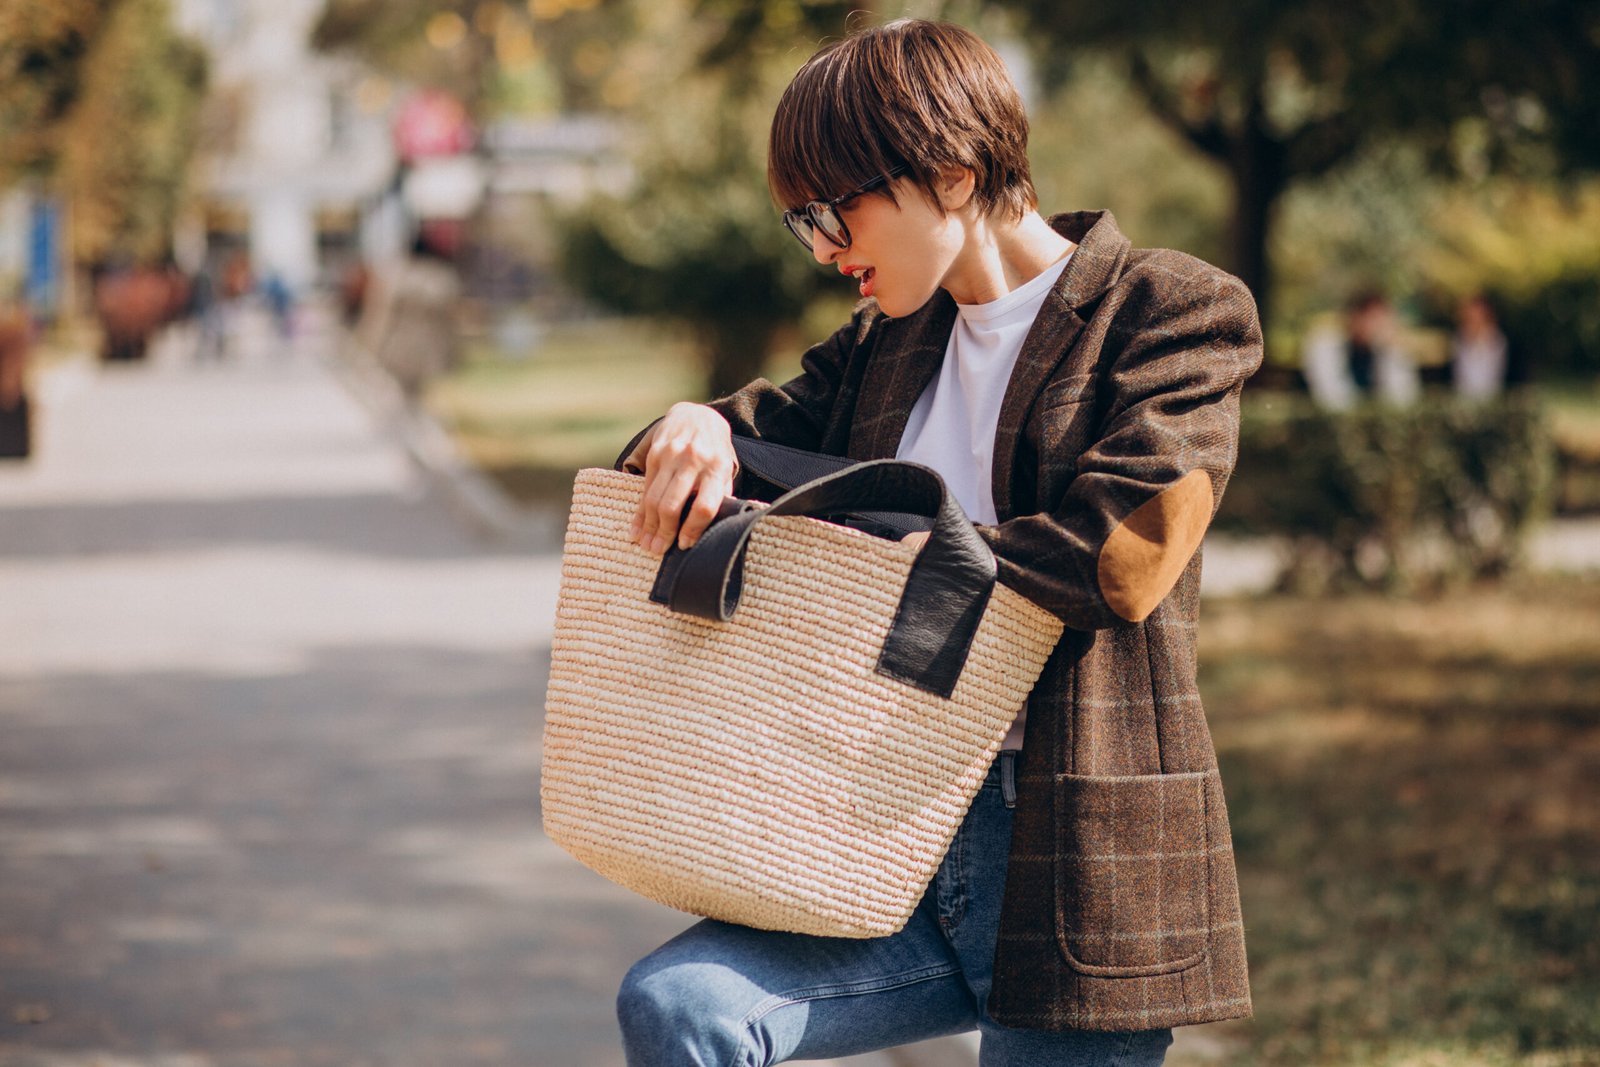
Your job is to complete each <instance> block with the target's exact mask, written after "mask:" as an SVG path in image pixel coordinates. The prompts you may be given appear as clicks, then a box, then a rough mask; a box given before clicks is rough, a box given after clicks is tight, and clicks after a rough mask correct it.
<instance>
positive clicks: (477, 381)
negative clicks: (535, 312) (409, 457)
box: [426, 322, 700, 502]
mask: <svg viewBox="0 0 1600 1067" xmlns="http://www.w3.org/2000/svg"><path fill="white" fill-rule="evenodd" d="M699 396H700V375H699V370H698V367H697V366H696V364H695V361H694V358H693V352H692V350H691V349H690V347H689V345H688V344H687V343H685V342H684V341H683V340H682V339H681V338H678V337H675V336H673V335H671V334H668V333H665V332H663V331H660V330H657V329H652V328H650V327H647V326H644V325H642V324H637V323H617V322H605V323H599V324H581V325H573V326H563V327H560V328H558V329H556V330H554V331H552V333H551V334H550V335H549V336H548V337H547V338H546V339H545V340H544V341H543V342H542V343H541V344H540V345H539V347H538V348H536V349H535V350H534V352H533V353H532V354H531V355H529V356H526V357H524V358H520V359H508V358H506V357H505V356H503V355H502V354H500V353H499V352H498V351H496V350H495V349H493V348H492V347H489V346H487V345H478V346H471V347H469V349H468V353H467V357H466V359H465V360H464V361H463V363H462V365H461V366H460V367H458V368H457V369H456V370H455V371H454V372H453V373H451V374H450V375H449V376H447V377H446V378H444V379H442V380H440V381H438V382H435V383H434V384H433V385H432V387H431V388H430V389H429V391H428V395H427V401H426V402H427V405H428V407H429V409H430V410H431V411H432V412H433V413H434V414H435V415H436V416H437V417H438V418H439V419H440V421H441V422H442V423H443V424H444V425H445V427H446V428H447V429H449V430H450V432H451V434H452V436H453V437H454V438H455V439H456V441H457V443H458V444H460V445H461V447H462V448H463V449H464V450H465V451H466V453H467V454H468V456H470V457H471V458H472V460H473V461H474V462H476V463H477V464H478V465H479V466H480V467H482V468H483V469H484V470H485V471H486V472H488V473H489V474H490V475H491V476H493V477H494V478H496V479H497V480H498V481H500V482H501V484H502V485H504V486H505V487H506V488H507V489H508V490H509V491H510V492H511V493H512V494H513V495H514V496H516V497H518V498H520V499H522V500H524V501H527V502H539V501H554V502H561V501H562V500H563V499H564V497H565V496H566V494H568V493H569V492H570V490H571V486H572V475H573V472H574V471H576V470H577V469H579V468H580V467H591V466H609V465H610V464H611V462H612V461H613V460H614V459H615V458H616V455H617V452H618V451H619V450H620V449H621V448H622V446H623V445H625V444H626V443H627V442H628V439H629V438H630V437H632V436H633V434H634V433H635V432H636V431H637V430H638V429H639V428H640V427H642V426H644V425H646V424H647V423H649V422H650V421H651V420H652V419H654V418H656V416H658V415H660V414H661V413H662V412H664V411H665V410H666V409H667V408H668V407H669V406H670V405H671V404H672V403H673V402H674V401H677V400H683V399H692V398H697V397H699Z"/></svg>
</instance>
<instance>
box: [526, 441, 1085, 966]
mask: <svg viewBox="0 0 1600 1067" xmlns="http://www.w3.org/2000/svg"><path fill="white" fill-rule="evenodd" d="M741 458H742V459H743V453H742V452H741ZM643 483H644V479H643V478H642V477H640V476H638V475H635V474H630V473H627V472H623V471H612V470H600V469H590V470H584V471H580V472H579V474H578V477H577V481H576V483H575V486H574V494H573V506H572V513H571V519H570V521H569V523H568V527H567V535H566V543H565V550H564V555H563V558H562V567H561V589H560V594H559V599H558V603H557V608H556V626H555V635H554V639H553V642H552V653H551V668H550V684H549V688H548V693H547V703H546V712H545V729H544V750H543V766H542V780H541V786H540V793H541V800H542V807H543V815H544V828H545V832H546V833H547V834H548V835H549V837H550V838H551V839H552V840H554V841H555V842H556V843H557V844H559V845H561V846H562V847H563V848H565V849H566V850H567V851H569V852H570V853H572V854H573V855H574V856H575V857H577V858H578V859H579V860H581V861H582V862H583V863H584V864H586V865H587V866H589V867H591V868H593V869H594V870H595V871H598V872H599V873H600V874H602V875H604V876H606V877H607V878H609V879H611V880H612V881H614V882H617V883H618V884H620V885H623V886H625V887H627V888H629V889H632V890H634V891H635V892H638V893H640V894H642V895H644V896H646V897H649V898H650V899H652V900H655V901H658V902H660V903H662V904H666V905H668V906H670V907H674V908H678V909H680V910H682V911H686V912H690V913H692V914H696V915H705V916H711V917H713V918H718V919H723V920H726V921H729V922H735V923H741V924H744V925H747V926H754V927H761V928H764V929H773V930H790V931H795V932H799V933H808V934H820V935H827V936H835V937H855V938H864V937H878V936H883V935H887V934H892V933H894V932H895V931H897V930H899V929H900V928H901V927H902V926H904V925H905V922H906V920H907V919H908V918H909V917H910V915H911V913H912V911H913V910H914V909H915V907H916V905H917V902H918V900H919V899H920V898H921V896H922V894H923V891H924V890H925V889H926V887H927V885H928V882H929V881H930V880H931V879H932V878H933V875H934V872H935V871H936V870H937V869H938V866H939V863H940V861H941V860H942V859H943V857H944V853H945V850H946V849H947V847H948V846H949V843H950V839H951V838H952V837H953V836H954V834H955V831H956V829H957V828H958V827H959V826H960V823H961V820H962V818H963V817H964V816H965V814H966V811H967V808H968V806H969V805H970V803H971V801H972V798H973V796H974V795H975V794H976V793H977V791H978V789H979V788H980V787H981V785H982V783H983V779H984V775H985V773H986V771H987V769H988V766H989V763H990V762H991V761H992V760H993V758H994V755H995V752H996V751H997V750H998V748H999V746H1000V742H1001V741H1002V740H1003V739H1004V737H1005V734H1006V732H1007V730H1008V729H1009V728H1010V726H1011V722H1012V720H1013V719H1014V718H1015V716H1016V713H1017V712H1018V710H1019V709H1020V708H1021V707H1022V704H1023V702H1024V700H1025V699H1026V698H1027V695H1028V692H1029V691H1030V690H1031V689H1032V688H1033V684H1034V682H1035V681H1037V680H1038V676H1039V673H1040V672H1041V671H1042V670H1043V667H1044V663H1045V661H1046V659H1047V658H1048V657H1049V655H1050V652H1051V651H1052V649H1053V648H1054V647H1055V645H1056V642H1057V640H1058V639H1059V638H1060V636H1061V630H1062V625H1061V623H1060V621H1059V620H1057V619H1056V618H1055V617H1054V616H1053V615H1051V614H1050V613H1049V612H1047V611H1045V610H1044V609H1042V608H1040V607H1038V606H1037V605H1035V604H1033V603H1032V602H1030V601H1028V600H1027V599H1025V598H1024V597H1022V596H1021V595H1019V594H1018V593H1016V592H1014V591H1013V590H1011V589H1008V588H1006V587H1005V586H1002V585H998V584H997V583H996V582H995V562H994V557H993V554H992V553H991V552H990V550H989V548H988V546H987V545H986V544H985V543H984V542H983V540H982V539H981V538H979V537H978V535H977V532H976V531H975V530H974V529H973V528H972V525H971V523H970V522H969V521H968V520H967V518H966V516H965V515H964V514H963V513H962V511H961V508H960V505H958V504H957V503H956V501H955V499H954V498H953V497H952V496H951V495H950V493H949V491H948V490H947V489H946V488H945V485H944V483H943V481H942V480H941V479H940V478H939V476H938V475H937V474H936V473H935V472H934V471H932V470H931V469H929V468H927V467H923V466H920V465H918V464H913V463H904V462H899V461H896V460H875V461H870V462H865V463H858V464H854V465H851V466H848V467H845V468H844V469H841V470H838V471H835V472H833V473H829V474H826V475H824V476H822V477H819V478H815V479H813V480H811V481H808V482H806V483H804V484H802V485H800V486H798V487H797V488H795V489H793V490H792V491H790V492H787V493H785V494H783V495H782V496H780V497H778V499H777V500H775V501H774V502H773V503H772V504H771V506H763V505H760V504H756V503H753V502H750V501H743V500H737V499H732V498H730V499H729V500H727V501H725V502H724V504H723V506H722V509H721V511H720V512H719V516H718V518H717V520H716V521H715V522H713V524H712V525H711V526H710V527H709V528H708V529H707V530H706V532H705V533H704V534H703V535H702V536H701V538H700V540H699V541H698V542H697V543H696V544H695V545H694V547H693V548H691V549H689V550H688V551H680V550H678V549H677V548H676V547H674V548H671V549H669V550H668V552H667V554H666V556H665V557H664V558H662V559H659V560H658V559H657V558H656V557H654V556H652V555H651V554H650V553H649V552H647V551H646V550H645V549H643V548H640V547H639V546H637V545H635V544H633V543H632V542H631V541H630V540H629V539H628V529H629V524H630V522H631V520H632V518H633V514H634V511H635V509H636V508H637V506H638V502H639V496H640V493H641V491H642V488H643ZM862 511H869V512H872V513H875V514H880V515H881V514H883V513H910V514H913V515H923V516H929V517H932V519H933V528H932V532H931V535H930V537H929V539H928V541H927V543H926V544H925V545H924V546H922V548H921V549H920V550H915V549H912V548H910V547H908V546H905V545H902V544H900V543H899V542H897V541H893V540H886V539H884V538H881V537H875V536H872V535H870V534H868V533H864V532H861V531H860V530H858V529H853V528H851V527H849V526H846V525H840V524H838V523H836V522H827V521H822V520H820V519H818V518H815V517H813V516H819V515H826V516H835V517H837V516H845V515H849V514H852V513H860V512H862Z"/></svg>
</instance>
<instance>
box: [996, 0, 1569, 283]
mask: <svg viewBox="0 0 1600 1067" xmlns="http://www.w3.org/2000/svg"><path fill="white" fill-rule="evenodd" d="M1008 6H1009V7H1011V8H1013V9H1015V10H1017V11H1019V12H1021V13H1023V14H1024V15H1025V16H1026V18H1027V19H1028V22H1029V24H1030V26H1031V29H1032V31H1033V32H1032V34H1031V39H1032V40H1033V41H1034V42H1035V43H1036V44H1037V45H1038V46H1039V48H1040V54H1041V55H1042V56H1045V57H1046V62H1045V63H1044V64H1043V66H1042V69H1043V71H1044V73H1045V74H1046V75H1047V76H1049V75H1050V74H1051V73H1052V72H1055V73H1057V74H1058V75H1059V74H1064V73H1065V72H1066V71H1068V70H1070V66H1071V57H1073V56H1074V55H1075V54H1079V53H1081V52H1082V51H1083V50H1085V49H1093V50H1097V51H1102V52H1106V53H1110V54H1113V55H1115V56H1117V57H1119V59H1120V60H1121V61H1122V62H1123V64H1124V68H1125V70H1126V71H1127V72H1128V74H1129V76H1130V77H1131V79H1132V80H1133V82H1134V84H1136V85H1137V86H1138V87H1139V89H1140V90H1141V92H1142V94H1143V96H1144V97H1145V99H1146V101H1147V103H1148V104H1149V106H1150V107H1151V109H1152V110H1153V111H1154V113H1155V114H1157V115H1158V116H1160V117H1161V118H1162V119H1163V120H1164V121H1165V122H1166V123H1168V124H1169V125H1170V126H1171V127H1172V128H1173V129H1174V130H1176V131H1178V132H1179V133H1181V134H1182V135H1183V136H1184V137H1185V138H1186V139H1187V140H1188V141H1189V143H1190V144H1192V145H1193V146H1194V147H1195V148H1197V149H1198V150H1199V151H1200V152H1202V153H1203V154H1204V155H1206V156H1208V157H1210V158H1211V159H1214V160H1216V161H1218V162H1219V163H1221V164H1222V165H1223V166H1225V167H1226V168H1227V171H1228V174H1229V176H1230V178H1231V181H1232V185H1233V208H1232V213H1233V217H1232V225H1231V235H1230V244H1231V255H1230V258H1229V266H1230V268H1231V269H1232V270H1234V271H1235V272H1236V273H1238V274H1239V275H1240V276H1241V277H1242V278H1243V279H1244V280H1245V281H1246V282H1247V283H1248V284H1249V285H1250V287H1251V289H1252V290H1253V291H1254V292H1255V294H1256V298H1257V301H1258V303H1260V304H1261V305H1262V306H1263V307H1264V308H1265V307H1267V306H1268V303H1269V300H1270V296H1271V272H1270V268H1269V260H1268V247H1269V240H1270V233H1271V228H1272V225H1273V221H1274V213H1275V208H1276V206H1277V204H1278V201H1279V198H1280V197H1281V196H1282V194H1283V193H1284V191H1285V190H1286V189H1287V188H1288V187H1289V186H1290V184H1291V183H1292V182H1294V181H1295V180H1296V179H1297V178H1302V177H1314V176H1317V175H1322V174H1325V173H1327V172H1328V171H1329V170H1331V169H1332V168H1333V167H1335V166H1337V165H1338V164H1340V163H1342V162H1344V161H1345V160H1347V159H1350V158H1351V157H1352V156H1353V155H1354V154H1355V153H1356V151H1357V150H1358V149H1359V148H1360V147H1362V146H1363V145H1365V144H1370V143H1373V142H1375V141H1379V140H1383V139H1387V138H1392V137H1403V138H1407V139H1409V140H1411V141H1413V142H1415V143H1417V144H1419V145H1421V146H1424V147H1425V148H1426V149H1427V150H1429V152H1430V153H1431V155H1432V157H1433V161H1434V162H1435V163H1446V164H1450V165H1454V166H1459V167H1462V168H1464V169H1468V170H1472V169H1478V170H1480V171H1481V170H1488V169H1496V168H1500V167H1503V166H1505V165H1506V164H1507V163H1508V162H1519V163H1523V164H1527V163H1530V162H1538V163H1540V164H1543V165H1545V166H1547V167H1550V168H1553V169H1556V170H1565V169H1571V168H1578V167H1588V166H1593V165H1595V164H1597V163H1600V139H1596V138H1595V137H1594V130H1595V129H1597V128H1600V3H1597V2H1596V0H1581V2H1571V0H1565V2H1563V0H1533V2H1529V3H1525V4H1502V3H1495V2H1492V0H1463V2H1461V3H1456V4H1449V5H1444V4H1426V3H1415V2H1402V3H1382V4H1374V3H1355V4H1335V5H1328V4H1325V3H1319V2H1310V0H1299V2H1284V0H1278V2H1273V3H1239V2H1237V0H1233V2H1199V3H1192V4H1187V5H1180V6H1176V7H1175V6H1172V5H1170V4H1164V3H1158V2H1155V0H1116V2H1115V3H1107V2H1101V3H1094V2H1080V3H1074V4H1057V3H1054V2H1052V0H1009V2H1008ZM1541 153H1542V154H1541Z"/></svg>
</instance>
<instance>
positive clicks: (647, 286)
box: [562, 0, 856, 396]
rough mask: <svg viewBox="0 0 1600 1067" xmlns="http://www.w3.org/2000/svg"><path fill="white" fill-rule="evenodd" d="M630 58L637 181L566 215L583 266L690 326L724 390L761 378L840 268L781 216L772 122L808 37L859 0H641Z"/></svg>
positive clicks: (623, 303)
mask: <svg viewBox="0 0 1600 1067" xmlns="http://www.w3.org/2000/svg"><path fill="white" fill-rule="evenodd" d="M635 10H636V12H637V16H636V17H637V18H638V27H639V34H638V36H637V37H636V38H635V39H634V41H633V42H632V44H631V50H630V52H629V53H628V54H627V55H626V56H625V57H624V61H626V62H628V63H630V65H631V69H632V70H634V71H635V72H636V73H635V76H636V77H637V78H638V91H637V93H636V94H635V95H636V102H635V103H634V104H633V106H631V107H629V108H627V109H626V111H625V117H626V120H627V122H628V124H629V128H630V129H631V130H632V131H633V137H634V146H633V147H634V151H633V153H632V155H633V162H634V167H635V171H636V176H637V180H636V181H635V183H634V185H633V187H632V188H631V189H630V190H629V191H628V192H627V193H624V194H622V195H619V196H605V197H598V198H595V199H593V200H591V201H590V202H589V203H588V204H587V205H586V206H585V207H584V208H583V209H582V210H580V211H578V212H575V213H573V214H571V215H569V216H567V217H566V218H565V219H564V220H563V222H562V229H563V232H564V235H565V237H564V242H563V243H564V251H563V256H562V260H563V262H562V266H563V270H564V274H565V277H566V279H567V281H568V282H569V283H570V284H572V285H574V286H575V287H577V288H578V289H579V290H580V291H582V292H584V293H585V294H586V295H588V296H589V297H591V298H593V299H595V300H597V301H598V302H600V303H602V304H604V305H606V306H608V307H611V308H613V309H615V310H618V311H621V312H624V313H630V314H646V315H653V316H657V317H660V318H664V319H668V320H672V321H674V322H678V323H681V324H684V325H686V326H687V327H688V328H689V329H690V330H691V331H692V332H693V334H694V336H695V338H696V340H697V342H698V346H699V348H700V351H701V353H702V356H703V359H704V361H705V366H706V388H707V391H708V393H709V394H710V395H712V396H717V395H722V394H725V393H727V392H730V391H732V390H734V389H736V388H738V387H739V386H742V385H744V384H745V383H746V382H748V381H750V380H751V379H752V378H754V377H756V376H757V375H758V374H759V373H760V372H761V369H762V367H763V366H764V364H765V363H766V361H767V358H768V356H769V355H770V354H771V351H772V349H773V347H774V344H775V342H776V341H777V339H778V338H779V337H781V336H783V335H784V334H785V333H786V332H787V331H789V330H791V329H792V328H793V327H794V326H795V325H796V324H797V323H798V322H799V321H800V319H801V317H802V315H803V314H804V312H805V310H806V308H807V306H808V305H809V304H810V303H811V301H812V300H813V299H814V298H815V297H816V296H817V295H818V294H819V293H820V292H822V291H823V288H822V287H823V285H824V284H825V282H826V281H827V280H828V279H827V276H826V274H824V272H822V271H819V270H818V269H816V265H815V264H814V263H813V262H812V261H811V260H810V259H809V257H807V256H806V255H805V254H804V252H803V251H802V250H801V248H800V247H799V245H798V244H796V243H795V240H794V238H793V237H791V236H790V235H789V234H788V233H787V232H786V231H785V230H784V229H783V227H782V225H781V224H780V223H779V221H778V215H777V212H776V211H775V210H774V208H773V205H772V202H771V198H770V196H769V195H768V194H767V185H766V153H765V148H766V140H767V129H768V126H769V125H770V123H771V121H772V112H773V110H774V108H775V107H776V106H777V101H778V97H779V96H780V95H781V94H782V92H783V88H784V86H785V85H786V84H787V83H788V80H789V78H790V77H792V76H793V73H794V70H795V68H796V67H798V66H799V64H800V63H801V62H803V61H804V60H805V58H806V57H807V56H808V55H809V54H810V49H809V48H802V47H800V46H798V45H797V42H805V41H816V40H817V39H818V38H820V37H822V36H824V35H825V34H828V33H839V32H842V31H843V29H844V28H845V23H846V20H847V19H848V18H849V16H850V13H851V11H852V10H856V7H855V5H852V4H849V3H846V2H835V0H822V2H807V3H800V2H773V3H755V4H745V3H734V2H731V0H703V2H699V3H654V4H648V5H647V4H644V3H641V4H639V6H638V7H637V8H636V9H635Z"/></svg>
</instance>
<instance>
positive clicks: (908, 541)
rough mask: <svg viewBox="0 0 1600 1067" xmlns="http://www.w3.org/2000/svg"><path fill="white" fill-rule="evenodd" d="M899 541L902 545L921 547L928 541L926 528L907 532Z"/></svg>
mask: <svg viewBox="0 0 1600 1067" xmlns="http://www.w3.org/2000/svg"><path fill="white" fill-rule="evenodd" d="M900 543H901V544H902V545H910V546H911V547H912V548H921V547H922V546H923V545H925V544H927V543H928V533H927V531H926V530H918V531H915V532H913V533H908V534H906V535H905V536H904V537H902V538H900Z"/></svg>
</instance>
